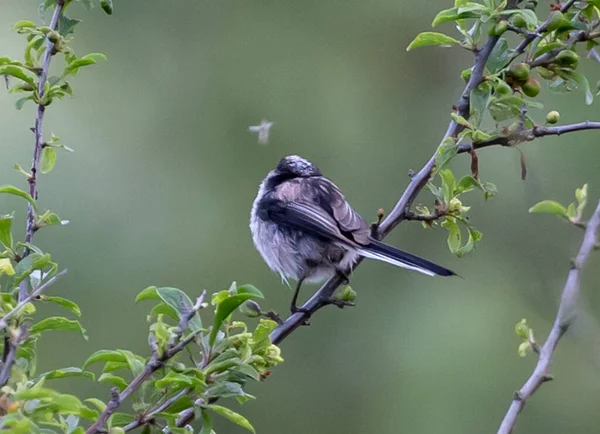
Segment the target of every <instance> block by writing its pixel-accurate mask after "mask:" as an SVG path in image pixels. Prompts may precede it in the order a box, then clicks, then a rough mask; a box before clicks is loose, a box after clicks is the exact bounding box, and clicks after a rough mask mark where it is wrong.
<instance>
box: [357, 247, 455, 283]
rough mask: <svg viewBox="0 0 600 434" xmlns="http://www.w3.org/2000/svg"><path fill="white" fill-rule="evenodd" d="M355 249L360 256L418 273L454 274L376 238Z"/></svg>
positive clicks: (429, 274) (432, 274)
mask: <svg viewBox="0 0 600 434" xmlns="http://www.w3.org/2000/svg"><path fill="white" fill-rule="evenodd" d="M357 251H358V253H359V254H360V255H361V256H364V257H366V258H371V259H377V260H379V261H383V262H387V263H389V264H392V265H396V266H398V267H402V268H407V269H409V270H413V271H418V272H419V273H423V274H427V275H428V276H436V275H437V276H455V275H456V273H454V272H453V271H451V270H448V269H447V268H444V267H442V266H440V265H437V264H434V263H433V262H430V261H428V260H427V259H423V258H420V257H418V256H415V255H413V254H410V253H407V252H403V251H402V250H398V249H396V248H394V247H392V246H388V245H387V244H384V243H382V242H380V241H377V240H371V242H370V243H369V244H368V245H367V246H364V247H362V248H360V249H357Z"/></svg>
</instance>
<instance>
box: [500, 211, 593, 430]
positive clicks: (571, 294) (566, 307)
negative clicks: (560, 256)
mask: <svg viewBox="0 0 600 434" xmlns="http://www.w3.org/2000/svg"><path fill="white" fill-rule="evenodd" d="M599 227H600V202H598V206H597V207H596V211H594V214H593V216H592V218H591V220H590V221H589V223H588V225H587V229H586V231H585V236H584V238H583V243H582V244H581V248H580V249H579V253H578V254H577V258H575V261H574V263H573V266H572V268H571V270H570V271H569V276H568V278H567V283H566V284H565V288H564V290H563V293H562V297H561V300H560V305H559V307H558V313H557V315H556V319H555V321H554V325H553V326H552V329H551V330H550V334H549V335H548V339H547V340H546V342H545V343H544V345H543V346H542V347H541V348H540V352H539V354H540V356H539V359H538V362H537V365H536V367H535V369H534V371H533V373H532V374H531V376H530V377H529V378H528V379H527V381H526V382H525V384H524V385H523V387H521V389H519V391H518V392H517V393H516V394H515V397H514V398H513V401H512V403H511V405H510V407H509V409H508V411H507V413H506V415H505V416H504V419H503V420H502V424H501V425H500V428H499V429H498V434H510V432H511V431H512V430H513V428H514V427H515V424H516V423H517V417H518V415H519V413H520V412H521V410H523V407H525V402H526V401H527V399H528V398H529V397H531V395H533V394H534V393H535V392H536V390H537V389H538V388H539V387H540V386H541V385H542V384H543V383H545V382H546V381H548V380H549V379H551V378H552V377H551V376H550V375H549V372H548V371H549V368H550V363H551V362H552V356H553V355H554V351H555V350H556V346H557V345H558V341H559V340H560V338H561V337H562V335H563V334H564V333H565V332H566V331H567V329H568V328H569V327H570V326H571V324H572V323H573V320H574V319H575V313H576V312H575V305H576V303H577V298H578V296H579V287H580V281H581V270H582V269H583V266H584V265H585V263H586V261H587V259H588V258H589V256H590V254H591V253H592V251H593V250H594V248H595V246H596V245H597V243H598V228H599Z"/></svg>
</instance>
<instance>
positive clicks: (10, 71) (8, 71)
mask: <svg viewBox="0 0 600 434" xmlns="http://www.w3.org/2000/svg"><path fill="white" fill-rule="evenodd" d="M0 75H5V76H10V77H14V78H18V79H19V80H23V81H24V82H26V83H29V84H30V85H31V86H33V87H35V80H34V79H33V77H31V76H29V75H27V74H26V73H25V69H23V68H21V67H19V66H17V65H4V66H0Z"/></svg>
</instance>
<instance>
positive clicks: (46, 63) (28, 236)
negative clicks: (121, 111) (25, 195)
mask: <svg viewBox="0 0 600 434" xmlns="http://www.w3.org/2000/svg"><path fill="white" fill-rule="evenodd" d="M64 6H65V0H57V2H56V6H55V8H54V12H53V13H52V19H51V20H50V24H49V26H48V27H50V28H51V29H52V30H56V28H57V26H58V19H59V18H60V15H61V13H62V11H63V8H64ZM53 54H54V42H52V41H50V39H48V38H46V51H45V52H44V57H43V59H42V70H41V72H40V78H39V83H38V90H37V92H38V97H39V99H40V102H39V103H38V106H37V111H36V115H35V125H34V127H33V133H34V134H35V143H34V146H33V160H32V162H31V177H29V195H30V196H31V197H32V198H33V200H37V198H38V191H37V172H38V169H39V167H40V158H41V155H42V148H43V147H44V138H43V134H42V125H43V123H44V112H45V111H46V106H45V105H44V104H42V102H41V99H42V97H43V96H44V89H45V87H46V86H45V85H46V80H47V79H48V71H49V69H50V59H51V58H52V55H53ZM35 230H36V228H35V211H34V209H33V206H32V205H31V204H28V205H27V229H26V231H25V242H26V243H31V241H32V240H33V234H34V233H35ZM28 254H29V249H25V252H24V253H23V258H24V257H25V256H27V255H28ZM25 297H27V280H23V281H22V282H21V285H20V286H19V302H21V301H23V300H24V299H25Z"/></svg>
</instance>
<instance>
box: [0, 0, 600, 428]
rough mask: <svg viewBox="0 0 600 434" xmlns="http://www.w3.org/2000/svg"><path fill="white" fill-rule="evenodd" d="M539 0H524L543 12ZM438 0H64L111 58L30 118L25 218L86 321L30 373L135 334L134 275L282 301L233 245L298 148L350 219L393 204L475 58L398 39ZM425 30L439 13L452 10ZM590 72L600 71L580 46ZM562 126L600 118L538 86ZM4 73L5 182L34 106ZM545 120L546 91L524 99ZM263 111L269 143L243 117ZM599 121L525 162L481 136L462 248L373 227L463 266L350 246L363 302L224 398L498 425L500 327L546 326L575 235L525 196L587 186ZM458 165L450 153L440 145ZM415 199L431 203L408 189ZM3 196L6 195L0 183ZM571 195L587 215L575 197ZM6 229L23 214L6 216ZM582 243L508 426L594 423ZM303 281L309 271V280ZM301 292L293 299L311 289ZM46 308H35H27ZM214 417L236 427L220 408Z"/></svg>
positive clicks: (577, 101) (95, 390)
mask: <svg viewBox="0 0 600 434" xmlns="http://www.w3.org/2000/svg"><path fill="white" fill-rule="evenodd" d="M547 3H548V2H541V6H540V9H541V10H546V8H547ZM37 5H38V2H37V1H35V0H21V1H5V2H3V5H2V13H1V14H0V42H1V44H0V46H1V47H2V48H1V52H0V55H11V56H13V57H20V56H21V55H22V48H23V47H24V42H23V41H24V40H23V38H22V37H21V36H19V35H17V34H16V33H15V32H14V31H12V30H11V26H12V23H13V22H15V21H16V20H19V19H34V18H35V17H37V15H36V14H37V11H36V9H37ZM450 6H451V2H450V1H449V0H444V1H442V0H436V1H428V2H414V1H413V2H409V1H401V0H378V1H354V0H352V1H333V0H318V1H317V0H305V1H302V2H300V1H294V0H277V1H276V0H263V1H239V0H221V1H197V0H179V1H157V0H129V1H123V2H116V5H115V15H114V16H113V17H111V18H109V17H106V16H105V15H104V14H103V13H102V12H101V11H100V10H98V9H96V10H92V11H86V10H83V9H82V8H80V7H78V6H76V7H73V8H72V11H71V14H72V15H74V16H76V17H77V18H81V19H83V20H84V22H83V23H82V24H81V25H80V26H79V27H78V29H77V34H76V40H75V48H76V50H77V52H78V53H79V54H84V53H87V52H98V51H100V52H104V53H106V55H107V56H108V58H109V61H108V62H105V63H101V64H100V65H99V66H96V67H93V68H90V69H86V70H84V71H82V74H81V75H80V76H79V77H77V78H76V79H74V80H73V81H72V84H73V86H74V88H75V98H74V99H72V100H71V99H67V100H65V101H62V102H57V103H55V104H53V105H52V106H51V107H50V108H49V110H48V112H47V113H48V114H47V123H46V129H45V131H46V132H47V133H48V134H49V133H50V132H54V133H55V134H56V135H58V136H60V137H61V138H62V139H63V142H64V143H65V144H67V145H69V146H71V147H73V148H75V150H76V152H75V153H74V154H65V153H60V154H59V160H58V163H57V165H56V168H55V170H54V171H53V172H52V173H51V174H49V175H47V176H43V177H42V179H41V181H40V206H41V207H42V208H46V207H49V208H51V209H52V210H53V211H55V212H57V213H58V214H59V215H60V216H61V217H62V218H65V219H69V220H70V221H71V224H70V225H68V226H66V227H64V228H49V229H47V230H43V231H41V232H40V233H38V234H37V235H36V244H39V245H40V246H41V247H42V248H44V249H45V250H48V251H50V252H51V253H52V254H53V257H54V258H55V259H56V260H57V261H58V262H59V264H60V265H61V266H63V267H66V268H68V269H69V274H68V276H67V277H66V278H64V279H63V280H61V281H60V283H59V284H57V285H56V286H54V287H52V288H51V292H52V293H55V294H58V295H63V296H66V297H69V298H72V299H74V300H75V301H77V302H78V303H79V304H80V305H81V308H82V310H83V312H84V316H83V323H84V326H85V327H86V328H87V329H88V330H89V336H90V339H89V341H84V340H83V339H81V338H80V337H79V336H77V335H74V334H60V333H55V334H50V335H47V336H46V337H45V338H44V339H43V340H42V341H41V343H40V348H39V350H40V357H41V361H40V367H39V370H40V371H44V370H48V369H52V368H59V367H64V366H68V365H80V364H81V363H82V362H83V360H85V358H86V356H87V355H89V354H90V353H92V352H93V351H95V350H97V349H101V348H115V347H116V348H127V349H130V350H133V351H135V352H138V353H140V354H143V355H147V354H148V348H147V343H146V335H147V327H148V326H147V323H146V322H145V315H146V312H147V311H148V309H149V305H147V304H141V305H137V306H136V305H134V297H135V295H136V293H137V292H138V291H139V290H141V289H142V288H144V287H146V286H147V285H152V284H154V285H163V286H176V287H179V288H182V289H184V290H186V291H187V292H188V294H190V296H195V295H198V294H199V292H200V291H201V290H202V289H205V288H206V289H207V290H209V291H216V290H220V289H223V288H226V287H228V286H229V284H230V282H231V281H232V280H235V281H238V282H240V283H250V282H251V283H253V284H255V285H256V286H257V287H259V288H260V289H262V290H263V292H264V293H266V294H267V295H268V298H267V302H266V304H265V305H263V307H268V308H273V309H275V310H278V311H280V312H286V310H287V308H288V302H289V298H290V295H291V294H290V292H289V290H287V289H286V287H284V286H283V285H282V284H281V282H280V279H279V277H278V276H276V275H275V274H273V273H271V272H270V271H269V270H268V268H267V266H266V265H265V264H264V263H263V262H262V260H261V258H260V256H259V255H258V253H257V252H256V251H255V250H254V247H253V245H252V241H251V237H250V233H249V229H248V220H249V210H250V206H251V203H252V201H253V200H254V196H255V194H256V190H257V186H258V183H259V182H260V181H261V179H262V178H263V177H264V176H265V174H266V173H267V171H268V170H270V169H271V168H272V167H274V166H275V165H276V163H277V161H278V160H279V158H281V157H282V156H284V155H286V154H290V153H295V154H300V155H303V156H305V157H307V158H309V159H311V160H313V161H314V162H316V163H317V164H318V165H319V166H320V167H321V169H322V170H323V172H324V173H325V174H326V175H328V176H329V177H331V178H332V179H333V180H335V182H336V183H337V184H338V185H339V186H340V188H341V189H342V190H343V191H344V192H345V193H346V195H347V197H348V199H349V200H350V201H351V203H352V204H353V205H354V207H355V208H356V209H357V211H359V212H360V213H361V214H363V216H365V218H367V219H368V220H371V219H373V218H374V216H375V212H376V210H377V209H378V208H380V207H383V208H385V209H386V210H390V209H391V208H392V206H393V204H394V203H395V201H396V200H397V198H398V197H399V195H400V194H401V192H402V190H403V189H404V187H405V186H406V184H407V182H408V176H407V173H408V170H409V169H415V170H417V169H419V168H420V167H421V165H422V164H423V163H424V162H425V161H426V159H427V158H429V156H430V155H431V154H432V152H433V150H434V149H435V146H436V145H437V143H438V142H439V140H440V138H441V136H442V134H443V132H444V131H445V130H446V126H447V122H448V120H449V113H450V111H451V107H452V105H453V104H454V103H455V101H456V100H457V98H458V96H459V94H460V92H461V90H462V88H463V83H462V81H461V79H460V78H459V73H460V71H461V70H462V69H465V68H467V67H469V66H470V65H471V61H472V59H471V56H470V55H469V54H468V53H466V52H462V51H460V50H459V49H452V50H450V49H439V48H437V49H436V48H429V49H421V50H416V51H411V52H409V53H407V52H406V50H405V47H406V46H407V45H408V43H409V42H410V41H411V40H412V38H413V37H414V36H415V35H416V34H417V33H418V32H420V31H423V30H428V29H430V23H431V20H432V18H433V16H434V15H435V13H436V12H437V11H438V10H440V9H444V8H447V7H450ZM442 31H447V32H448V33H451V34H452V32H453V28H452V26H451V25H447V26H442ZM583 63H585V64H586V66H585V67H586V68H587V70H588V71H589V72H591V73H592V74H594V73H596V75H593V77H594V80H593V82H595V79H596V78H597V77H598V75H599V74H597V72H598V68H597V65H589V63H590V62H589V61H588V62H583ZM542 92H543V93H542V100H543V102H544V103H545V104H546V110H551V109H558V110H560V112H561V114H562V118H561V122H563V121H564V122H565V123H568V122H575V121H579V120H584V119H587V118H596V120H597V118H598V109H597V105H596V106H592V107H591V108H590V107H586V106H585V105H584V103H583V99H584V98H583V95H582V94H581V93H574V94H572V95H567V96H554V95H550V94H549V91H548V89H547V88H544V89H543V91H542ZM16 99H17V96H15V95H9V94H7V93H6V92H0V137H1V149H2V158H1V160H0V173H1V175H2V179H1V181H0V183H12V184H15V185H18V186H21V187H23V188H24V186H25V182H24V180H23V179H22V177H21V176H20V175H19V174H17V173H16V172H14V171H13V170H12V166H13V164H14V163H15V162H20V163H21V164H23V166H24V167H27V166H28V164H29V161H30V155H31V149H32V141H33V137H32V134H31V133H30V132H29V130H28V129H29V127H30V126H32V124H33V117H34V110H33V106H32V105H26V107H25V108H24V109H23V110H22V111H16V110H15V109H14V101H15V100H16ZM532 115H533V116H534V117H535V118H536V119H538V120H539V121H540V122H542V121H543V119H544V115H545V111H537V112H532ZM263 118H265V119H269V120H272V121H274V122H275V126H274V128H273V130H272V134H271V138H270V142H269V144H268V145H267V146H262V145H259V144H257V137H256V135H254V134H251V133H249V132H248V126H250V125H256V124H258V123H259V122H260V121H261V119H263ZM599 134H600V133H597V132H596V133H594V132H582V133H576V134H569V135H566V136H563V137H560V138H546V139H543V140H538V141H535V142H533V143H527V144H523V145H522V146H521V148H522V149H523V151H524V152H525V154H526V158H527V164H528V172H529V173H528V178H527V180H526V181H522V180H521V179H520V166H519V154H518V152H517V151H515V150H512V149H500V148H498V149H496V148H491V149H486V150H482V151H481V152H480V153H479V158H480V174H481V177H482V179H483V180H485V181H492V182H494V183H496V184H497V186H498V189H499V194H498V196H497V197H496V198H494V199H493V200H491V201H489V202H488V203H485V202H484V200H483V198H482V197H481V195H480V194H477V193H471V195H470V197H468V201H469V203H468V205H472V206H473V209H472V212H471V218H472V221H473V223H474V225H475V226H476V227H477V228H478V229H480V230H481V231H482V232H483V233H484V238H483V240H482V241H481V243H480V245H479V246H478V248H477V250H476V252H475V254H473V255H471V256H469V257H466V258H463V259H460V260H459V259H456V258H454V257H453V256H452V255H451V254H450V253H449V252H448V249H447V247H446V240H445V233H444V231H443V230H440V229H437V230H424V229H423V228H422V227H421V226H420V224H418V223H405V224H403V225H401V227H399V228H398V229H397V230H396V231H395V232H394V233H393V234H392V235H391V236H390V237H389V238H388V241H389V242H390V243H392V244H394V245H396V246H400V247H402V248H404V249H406V250H408V251H411V252H414V253H417V254H421V255H424V256H426V257H428V258H430V259H432V260H435V261H438V262H439V263H441V264H444V265H446V266H448V267H450V268H452V269H454V270H456V271H457V272H458V273H460V274H461V275H462V276H464V277H465V279H458V278H457V279H451V280H442V279H430V278H428V277H426V276H422V275H418V274H414V273H408V272H406V271H404V270H400V269H396V268H394V267H391V266H388V265H386V264H380V263H374V262H369V263H365V264H364V265H363V266H361V267H360V268H359V269H358V270H357V272H356V273H355V275H354V277H353V279H352V286H353V287H354V289H355V290H357V291H358V305H357V307H356V308H354V309H345V310H343V311H340V310H337V309H334V308H330V309H326V310H323V311H321V312H319V313H318V315H317V316H315V317H314V318H313V319H312V321H311V322H312V325H311V326H310V327H304V328H302V329H300V330H298V331H297V332H296V333H294V334H293V335H292V336H291V337H290V338H289V339H288V340H286V341H285V342H284V343H283V344H282V350H283V356H284V358H285V360H286V361H285V363H284V364H283V365H281V366H280V367H278V368H277V369H276V370H275V371H274V372H273V374H272V376H271V377H270V378H269V379H268V381H266V382H264V383H262V384H259V385H253V386H252V387H251V390H250V392H251V393H254V394H256V395H258V398H259V399H258V400H257V401H254V402H250V403H247V404H245V405H244V407H243V408H242V409H241V410H240V411H241V412H242V413H243V414H244V415H246V416H247V417H248V418H249V419H250V420H251V421H252V422H253V423H254V425H255V427H256V429H257V431H258V433H262V434H271V433H289V434H294V433H303V434H304V433H314V434H320V433H366V432H377V433H380V434H384V433H390V434H391V433H397V432H405V433H484V432H495V430H496V428H497V426H498V424H499V422H500V420H501V418H502V416H503V414H504V412H505V411H506V409H507V407H508V405H509V403H510V399H511V397H512V395H513V392H514V391H515V390H516V389H517V388H518V387H520V386H521V384H522V382H523V381H524V380H525V379H526V377H527V376H528V374H529V373H530V372H531V370H532V368H533V366H534V364H535V358H534V357H532V356H528V357H527V358H525V359H521V358H519V357H518V355H517V346H518V344H519V339H518V338H517V336H516V335H515V333H514V324H515V323H516V322H517V321H518V320H520V319H521V318H527V319H528V321H529V323H530V324H531V325H532V327H533V328H534V330H535V332H536V335H537V336H538V339H539V340H540V341H542V340H543V339H544V338H545V336H546V333H547V331H548V329H549V327H550V326H551V323H552V320H553V318H554V315H555V311H556V306H557V300H558V297H559V294H560V291H561V289H562V286H563V284H564V281H565V278H566V274H567V272H568V269H569V258H570V257H572V256H573V255H574V254H575V252H576V250H577V248H578V246H579V243H580V240H581V238H582V233H581V231H579V230H577V229H574V228H572V227H570V226H568V225H566V224H563V223H561V222H559V221H558V220H557V219H555V218H552V217H550V216H545V215H530V214H528V212H527V210H528V208H529V207H530V206H531V205H532V204H534V203H536V202H537V201H539V200H542V199H547V198H553V199H556V200H558V201H561V202H563V203H565V202H567V203H568V201H570V200H572V199H573V198H574V190H575V188H576V187H579V186H581V185H582V184H584V183H586V182H587V183H589V185H590V196H591V202H592V205H591V206H593V205H594V204H595V201H596V200H597V198H599V197H600V174H599V172H600V158H598V155H599V154H598V144H599V142H600V135H599ZM453 169H454V170H455V171H456V173H458V174H461V173H466V171H467V170H468V161H467V159H466V158H463V157H461V158H458V159H457V160H456V161H455V163H454V166H453ZM420 200H421V201H422V202H424V203H431V197H429V196H428V195H426V194H423V195H422V196H421V197H420ZM0 207H1V208H0V209H1V210H2V213H8V212H11V211H12V210H16V211H17V216H19V217H20V218H21V220H20V221H21V222H22V217H23V215H24V212H23V210H24V204H23V202H22V201H20V200H18V199H13V198H6V197H2V198H0ZM588 212H590V211H589V210H588ZM23 226H24V224H23ZM599 266H600V258H599V257H598V255H595V256H594V257H592V260H591V261H590V264H589V265H588V267H587V269H586V270H585V274H584V280H583V282H582V285H583V287H582V294H583V297H582V303H581V304H582V311H581V314H580V317H579V321H578V323H577V324H576V327H574V328H573V329H572V330H571V331H570V332H569V334H568V335H567V336H566V338H565V339H564V341H563V342H562V343H561V345H560V347H559V349H558V352H557V354H556V357H555V362H554V363H553V368H552V371H553V374H554V375H555V376H556V381H553V382H552V383H549V384H547V385H545V386H544V387H543V388H542V389H541V390H540V391H539V392H538V393H537V394H536V395H535V397H534V398H533V399H531V401H530V402H529V403H528V404H527V407H526V409H525V411H524V412H523V414H522V415H521V416H520V419H519V425H518V428H519V429H518V432H520V433H564V432H569V433H590V432H597V431H598V429H599V428H598V426H599V425H600V412H599V411H598V403H599V402H600V401H599V398H600V375H599V374H598V372H599V370H600V333H598V332H599V330H600V327H599V326H598V324H599V322H598V313H600V305H599V304H600V296H599V294H598V291H596V289H597V287H598V286H599V285H600V273H599V272H598V267H599ZM311 289H313V288H311ZM308 292H309V291H308V290H306V289H305V291H304V295H308ZM50 312H52V313H55V311H54V310H52V311H51V310H50V309H47V310H43V312H42V314H45V313H50ZM57 386H60V387H63V388H64V390H68V391H71V392H76V393H79V394H81V395H82V396H84V397H88V396H98V397H101V398H105V399H108V390H107V387H105V386H104V385H98V384H91V383H90V382H88V381H85V380H77V381H71V382H64V383H62V385H58V384H57ZM216 430H217V432H218V433H220V434H222V433H238V432H241V431H240V430H238V429H237V428H236V427H234V426H233V425H231V424H230V423H229V422H227V421H224V420H223V421H221V420H219V421H218V425H217V426H216Z"/></svg>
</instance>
